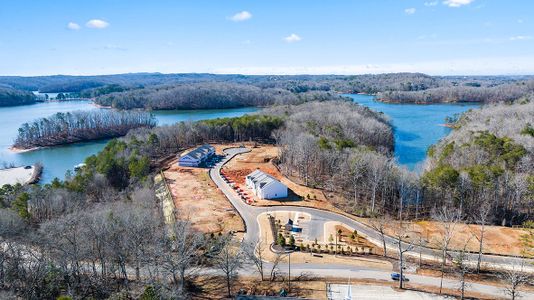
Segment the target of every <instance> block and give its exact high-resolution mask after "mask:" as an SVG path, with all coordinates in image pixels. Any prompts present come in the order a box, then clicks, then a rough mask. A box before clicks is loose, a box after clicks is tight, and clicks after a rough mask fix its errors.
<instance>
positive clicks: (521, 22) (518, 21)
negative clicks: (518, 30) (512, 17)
mask: <svg viewBox="0 0 534 300" xmlns="http://www.w3.org/2000/svg"><path fill="white" fill-rule="evenodd" d="M523 22H525V21H524V20H523V19H518V20H517V23H519V24H523Z"/></svg>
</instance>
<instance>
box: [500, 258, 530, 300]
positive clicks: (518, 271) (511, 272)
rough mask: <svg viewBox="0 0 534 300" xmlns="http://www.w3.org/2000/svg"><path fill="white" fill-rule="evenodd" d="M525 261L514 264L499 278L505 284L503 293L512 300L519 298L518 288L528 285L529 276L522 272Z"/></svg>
mask: <svg viewBox="0 0 534 300" xmlns="http://www.w3.org/2000/svg"><path fill="white" fill-rule="evenodd" d="M524 264H525V261H524V260H521V262H519V263H514V264H513V265H512V268H511V269H508V270H505V271H503V272H502V273H501V274H500V277H501V278H502V279H503V280H504V281H505V282H506V284H507V285H506V288H505V289H504V293H505V294H507V295H509V296H510V298H511V299H512V300H515V299H517V298H519V290H518V289H519V287H520V286H522V285H523V284H525V283H528V282H529V280H530V279H531V276H530V275H529V274H528V273H526V272H525V271H524V270H523V267H524Z"/></svg>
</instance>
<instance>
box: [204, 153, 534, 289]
mask: <svg viewBox="0 0 534 300" xmlns="http://www.w3.org/2000/svg"><path fill="white" fill-rule="evenodd" d="M249 151H250V150H249V149H247V148H229V149H226V150H225V153H226V157H225V158H224V159H223V160H222V161H221V162H219V163H218V164H217V165H215V166H214V167H213V168H212V169H210V171H209V174H210V177H211V178H212V180H213V181H214V182H215V184H216V185H217V186H218V187H219V189H220V190H221V191H222V192H223V193H224V194H225V195H226V197H227V198H228V199H229V201H230V202H231V203H232V205H233V206H234V207H235V209H236V210H237V211H238V213H239V214H240V215H241V217H242V218H243V220H244V222H245V227H246V232H245V235H244V242H246V243H251V244H253V243H256V242H257V241H258V239H259V236H260V226H259V223H258V220H257V219H258V216H259V215H260V214H262V213H266V212H276V211H289V212H302V213H307V214H310V215H311V216H312V218H313V219H314V220H315V221H316V222H315V224H320V223H322V224H324V222H327V221H335V222H341V223H344V224H346V225H348V226H350V227H352V228H354V229H356V230H357V231H358V233H360V234H363V235H364V236H366V237H367V239H368V240H369V241H370V242H372V243H374V244H376V245H377V246H379V247H382V242H381V238H380V234H379V233H378V232H376V231H375V230H374V229H372V228H370V227H368V226H367V225H365V224H363V223H360V222H358V221H355V220H353V219H351V218H348V217H346V216H343V215H340V214H337V213H333V212H329V211H325V210H320V209H314V208H308V207H295V206H273V207H267V208H266V207H255V206H251V205H248V204H246V203H244V202H243V201H242V200H241V198H240V197H239V196H238V195H237V194H236V193H235V192H234V191H233V190H232V188H231V187H230V186H229V185H228V184H226V182H225V181H224V180H223V178H222V177H221V175H220V170H221V168H222V167H223V166H224V164H226V163H227V162H228V161H230V160H231V159H232V158H234V157H235V156H236V155H239V154H242V153H246V152H249ZM315 232H316V234H322V230H320V229H318V230H316V231H315ZM386 244H387V248H388V250H389V249H391V250H390V251H396V250H397V247H398V246H397V245H396V243H395V240H394V239H393V238H391V237H386ZM407 246H408V245H406V244H405V245H404V247H407ZM420 251H421V253H422V255H423V257H424V258H425V259H436V260H439V259H440V253H439V251H437V250H434V249H431V248H427V247H421V249H419V247H418V246H416V247H415V248H414V249H413V251H411V252H409V253H408V255H411V256H414V257H419V252H420ZM452 254H453V255H454V253H452ZM470 256H471V257H470V259H471V260H472V261H473V262H475V261H476V259H477V255H476V254H471V255H470ZM482 261H483V262H484V263H487V264H491V265H493V266H495V267H503V268H506V267H511V266H514V265H516V266H518V265H519V262H520V259H518V258H515V257H500V256H493V255H484V256H483V258H482ZM291 268H292V269H294V270H295V272H297V271H299V270H303V271H306V270H309V271H310V272H312V273H315V274H320V275H323V276H339V275H341V274H344V275H347V277H349V276H353V278H357V277H360V278H376V279H386V280H388V279H389V273H387V272H382V271H376V270H367V271H365V272H371V273H369V274H367V273H365V272H364V271H362V270H360V269H358V271H353V269H351V268H350V267H347V266H346V265H341V266H336V265H328V266H324V265H311V264H299V265H297V264H292V265H291ZM362 275H363V277H361V276H362ZM367 275H369V276H371V277H365V276H367ZM412 277H413V279H412ZM410 279H412V281H413V282H415V283H421V284H431V285H435V284H436V283H437V284H438V285H439V278H434V277H425V276H417V275H410ZM446 282H447V280H446ZM447 285H449V284H447ZM447 285H446V286H447ZM450 285H451V287H453V285H454V287H457V282H455V281H454V282H450ZM471 290H476V291H483V292H485V293H489V294H493V295H500V296H502V293H501V292H500V289H497V288H495V287H492V286H488V285H481V284H472V287H471ZM531 296H533V298H534V294H532V295H531Z"/></svg>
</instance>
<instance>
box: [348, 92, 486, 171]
mask: <svg viewBox="0 0 534 300" xmlns="http://www.w3.org/2000/svg"><path fill="white" fill-rule="evenodd" d="M345 96H349V97H351V98H352V99H354V102H357V103H359V104H362V105H365V106H367V107H369V108H371V109H373V110H375V111H378V112H383V113H384V114H386V115H387V116H388V117H389V118H390V120H391V123H392V124H393V127H394V133H395V157H396V158H397V160H398V162H399V163H400V164H402V165H405V166H407V167H408V168H409V169H412V170H414V169H415V170H416V169H417V166H418V164H420V163H422V162H423V160H424V159H425V156H426V151H427V149H428V147H429V146H431V145H433V144H435V143H437V142H438V141H439V140H440V139H441V138H442V137H444V136H446V135H447V134H449V132H450V131H451V129H450V128H448V127H444V126H442V125H443V124H444V123H445V118H446V117H447V116H453V115H454V114H457V113H463V112H465V111H467V110H469V109H472V108H477V107H479V106H480V105H478V104H474V103H459V104H428V105H418V104H392V103H382V102H377V101H375V97H374V96H371V95H345Z"/></svg>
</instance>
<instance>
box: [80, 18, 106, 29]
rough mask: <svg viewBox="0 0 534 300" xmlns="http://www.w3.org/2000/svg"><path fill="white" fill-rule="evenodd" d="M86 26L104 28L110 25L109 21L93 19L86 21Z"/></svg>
mask: <svg viewBox="0 0 534 300" xmlns="http://www.w3.org/2000/svg"><path fill="white" fill-rule="evenodd" d="M85 26H86V27H87V28H94V29H104V28H107V27H108V26H109V23H108V22H106V21H104V20H100V19H92V20H89V21H88V22H87V23H85Z"/></svg>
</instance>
